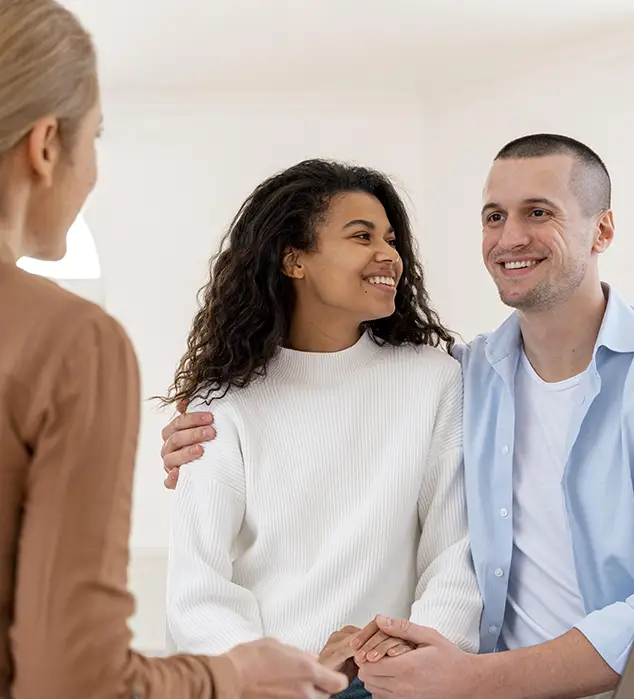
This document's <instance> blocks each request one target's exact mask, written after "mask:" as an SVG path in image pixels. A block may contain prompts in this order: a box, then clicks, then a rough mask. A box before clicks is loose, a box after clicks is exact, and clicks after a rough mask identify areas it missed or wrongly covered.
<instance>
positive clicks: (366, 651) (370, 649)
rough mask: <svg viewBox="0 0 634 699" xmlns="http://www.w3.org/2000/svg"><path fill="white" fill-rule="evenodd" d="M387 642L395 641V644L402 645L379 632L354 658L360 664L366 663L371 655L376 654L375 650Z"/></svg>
mask: <svg viewBox="0 0 634 699" xmlns="http://www.w3.org/2000/svg"><path fill="white" fill-rule="evenodd" d="M386 640H390V641H393V642H394V643H395V644H397V643H400V641H399V640H398V639H394V638H391V637H390V636H388V635H387V634H385V633H383V631H377V632H376V633H375V634H374V636H372V638H371V639H370V640H369V641H366V643H365V644H364V645H363V647H362V648H360V649H359V652H358V653H357V654H356V655H355V656H354V659H355V660H356V661H357V662H358V663H364V662H365V661H366V660H367V659H369V655H370V653H374V652H375V648H376V647H377V646H379V645H381V643H384V642H385V641H386Z"/></svg>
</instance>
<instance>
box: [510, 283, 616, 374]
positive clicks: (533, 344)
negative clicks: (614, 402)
mask: <svg viewBox="0 0 634 699" xmlns="http://www.w3.org/2000/svg"><path fill="white" fill-rule="evenodd" d="M606 305H607V300H606V297H605V294H604V291H603V288H602V287H601V285H600V284H599V283H598V282H597V283H596V284H595V285H593V286H592V288H591V289H589V290H582V289H580V290H579V292H578V293H576V294H575V295H574V296H573V297H572V298H570V299H569V300H567V301H566V302H565V303H562V304H559V305H556V306H553V307H552V308H550V309H548V310H544V311H529V312H520V313H519V317H520V328H521V331H522V340H523V342H524V352H525V353H526V356H527V357H528V360H529V362H530V363H531V365H532V366H533V368H534V369H535V371H536V372H537V374H538V375H539V376H541V378H542V379H543V380H544V381H548V382H551V383H554V382H556V381H564V380H566V379H569V378H571V377H573V376H576V375H577V374H580V373H582V372H583V371H585V370H586V369H587V368H588V365H589V364H590V362H591V360H592V354H593V352H594V347H595V344H596V341H597V337H598V335H599V330H600V329H601V323H602V322H603V315H604V314H605V308H606Z"/></svg>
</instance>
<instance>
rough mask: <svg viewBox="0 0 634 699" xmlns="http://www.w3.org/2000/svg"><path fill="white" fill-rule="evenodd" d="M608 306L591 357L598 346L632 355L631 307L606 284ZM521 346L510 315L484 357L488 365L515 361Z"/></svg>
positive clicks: (633, 313) (493, 335) (491, 337)
mask: <svg viewBox="0 0 634 699" xmlns="http://www.w3.org/2000/svg"><path fill="white" fill-rule="evenodd" d="M603 289H604V291H605V293H606V295H607V298H608V303H607V306H606V309H605V314H604V315H603V322H602V323H601V329H600V330H599V336H598V338H597V342H596V345H595V348H594V353H593V356H594V355H596V353H597V350H598V349H599V348H600V347H606V348H607V349H609V350H611V351H612V352H623V353H626V352H634V308H632V306H630V305H629V304H628V303H627V302H626V301H625V300H624V299H623V298H621V296H619V294H618V293H617V292H616V291H615V290H614V289H613V288H612V287H610V286H609V285H608V284H603ZM521 347H522V334H521V331H520V323H519V318H518V315H517V313H513V315H511V316H509V317H508V318H507V319H506V320H505V321H504V323H502V325H500V327H499V328H498V329H497V330H496V331H495V332H493V333H491V335H489V337H488V339H487V342H486V356H487V359H488V360H489V362H490V363H491V365H495V364H497V363H498V362H499V361H501V360H502V359H504V358H505V357H509V356H510V357H511V359H517V358H518V357H519V352H520V349H521Z"/></svg>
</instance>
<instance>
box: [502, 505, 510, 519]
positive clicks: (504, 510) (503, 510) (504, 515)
mask: <svg viewBox="0 0 634 699" xmlns="http://www.w3.org/2000/svg"><path fill="white" fill-rule="evenodd" d="M508 516H509V511H508V510H507V509H506V507H503V508H502V509H501V510H500V517H508Z"/></svg>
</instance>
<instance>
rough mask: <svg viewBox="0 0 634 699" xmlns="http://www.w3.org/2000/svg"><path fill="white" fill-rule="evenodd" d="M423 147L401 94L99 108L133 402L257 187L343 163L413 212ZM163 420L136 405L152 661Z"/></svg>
mask: <svg viewBox="0 0 634 699" xmlns="http://www.w3.org/2000/svg"><path fill="white" fill-rule="evenodd" d="M422 142H423V109H422V105H421V104H420V102H419V101H418V100H417V99H415V98H410V97H407V96H403V97H402V98H399V99H398V100H396V101H395V100H393V99H392V100H390V102H389V103H383V101H382V99H381V96H379V97H372V96H365V97H359V96H355V97H350V98H345V97H342V96H337V97H328V96H323V95H322V96H313V97H307V96H303V97H300V96H297V95H287V96H281V97H275V98H273V97H268V96H264V95H262V96H252V97H250V98H249V99H247V98H239V97H237V98H231V100H229V99H225V100H216V101H213V100H210V99H204V98H200V99H195V98H191V97H189V98H183V97H182V96H180V97H179V96H167V97H165V98H153V99H151V100H150V99H145V100H141V99H138V98H135V99H130V98H126V97H121V96H119V97H113V98H110V99H108V98H107V99H106V101H105V136H104V141H103V143H102V146H101V149H100V150H101V181H100V185H99V188H98V190H97V191H96V192H95V194H94V196H93V199H92V200H91V202H90V207H89V210H88V211H87V220H88V222H89V224H90V226H91V229H92V230H93V233H94V235H95V238H96V240H97V244H98V246H99V250H100V255H101V263H102V272H103V277H104V280H105V287H106V305H107V308H108V310H109V311H110V312H111V313H113V314H114V315H115V316H116V317H117V318H119V319H120V320H121V321H122V323H123V324H124V326H125V327H126V329H127V330H128V332H129V334H130V336H131V338H132V340H133V342H134V344H135V346H136V349H137V352H138V355H139V359H140V363H141V369H142V380H143V394H144V396H145V397H148V396H151V395H153V394H157V393H161V392H164V391H165V390H166V389H167V387H168V385H169V383H170V382H171V379H172V377H173V372H174V368H175V365H176V362H177V360H178V359H179V357H180V356H181V354H182V353H183V350H184V348H185V338H186V335H187V332H188V329H189V325H190V322H191V320H192V317H193V314H194V311H195V307H196V306H195V301H196V292H197V290H198V288H199V287H200V286H201V285H202V284H203V282H204V280H205V274H206V270H207V261H208V258H209V256H210V255H211V253H212V252H214V251H215V250H216V247H217V245H218V242H219V238H220V236H221V234H222V233H223V232H224V230H225V228H226V226H227V224H228V223H229V221H230V219H231V217H232V216H233V214H234V213H235V212H236V211H237V208H238V206H239V204H240V203H241V202H242V201H243V199H244V198H245V197H246V196H247V195H248V194H249V193H250V191H251V190H252V188H253V187H254V186H255V185H257V184H258V183H259V182H260V181H261V180H262V179H264V178H265V177H267V176H269V175H271V174H272V173H273V172H274V171H276V170H278V169H280V168H283V167H286V166H288V165H291V164H293V163H295V162H297V161H299V160H301V159H303V158H308V157H331V158H336V159H343V160H351V161H356V162H358V163H361V164H368V165H371V166H373V167H377V168H380V169H383V170H385V171H386V172H387V173H388V174H389V175H390V176H392V177H393V178H395V180H396V181H397V183H399V182H400V183H402V184H403V185H404V187H405V188H406V194H407V195H408V196H409V198H410V199H411V201H412V204H413V206H415V208H416V209H417V210H421V209H422V208H423V207H422V186H423V171H422V167H423V160H424V159H423V154H422ZM167 419H168V415H167V414H165V413H160V412H158V411H157V410H156V409H154V408H153V407H152V406H151V405H150V404H149V403H146V404H145V405H144V410H143V426H142V431H141V439H140V447H139V454H138V464H137V479H136V488H135V503H134V512H133V534H132V567H131V585H132V588H133V591H135V592H136V593H137V595H138V598H139V613H138V615H137V617H136V619H135V622H134V628H135V631H136V633H137V645H138V646H140V647H142V648H149V649H155V648H160V647H162V643H163V628H164V627H163V620H162V613H163V608H162V603H163V602H162V601H163V599H164V568H165V558H164V548H165V546H166V543H167V537H168V530H169V501H170V493H168V492H166V491H165V489H164V488H163V473H162V464H161V459H160V456H159V451H160V446H161V438H160V431H161V429H162V427H163V426H164V424H165V423H166V421H167Z"/></svg>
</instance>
